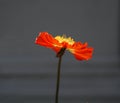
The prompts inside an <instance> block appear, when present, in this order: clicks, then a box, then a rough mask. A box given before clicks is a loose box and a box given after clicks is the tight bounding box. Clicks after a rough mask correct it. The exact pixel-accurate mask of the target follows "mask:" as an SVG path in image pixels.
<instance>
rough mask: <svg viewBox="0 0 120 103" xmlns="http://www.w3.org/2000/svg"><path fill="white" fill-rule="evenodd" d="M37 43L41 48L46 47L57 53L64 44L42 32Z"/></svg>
mask: <svg viewBox="0 0 120 103" xmlns="http://www.w3.org/2000/svg"><path fill="white" fill-rule="evenodd" d="M35 43H36V44H38V45H41V46H45V47H48V48H51V49H53V50H54V51H55V52H59V50H60V49H61V47H62V44H60V43H59V42H58V40H56V39H54V37H53V36H52V35H51V34H49V33H48V32H40V33H39V35H38V37H37V38H36V40H35Z"/></svg>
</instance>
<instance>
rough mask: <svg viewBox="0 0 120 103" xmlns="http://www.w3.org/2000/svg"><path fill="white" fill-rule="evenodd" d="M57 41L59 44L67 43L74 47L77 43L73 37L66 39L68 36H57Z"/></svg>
mask: <svg viewBox="0 0 120 103" xmlns="http://www.w3.org/2000/svg"><path fill="white" fill-rule="evenodd" d="M55 39H56V40H58V41H59V43H63V42H67V43H68V44H70V45H73V44H74V43H75V41H74V40H73V39H72V38H71V37H66V35H63V36H56V37H55Z"/></svg>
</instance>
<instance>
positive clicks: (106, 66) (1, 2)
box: [0, 0, 120, 103]
mask: <svg viewBox="0 0 120 103" xmlns="http://www.w3.org/2000/svg"><path fill="white" fill-rule="evenodd" d="M119 24H120V23H119V0H58V1H57V0H0V103H54V94H55V84H56V72H57V62H58V59H57V58H56V57H55V53H54V52H53V51H52V50H50V49H47V48H44V47H40V46H38V45H35V44H34V41H35V38H36V36H37V35H38V33H39V32H41V31H48V32H49V33H52V34H53V36H56V35H62V34H67V35H68V36H71V37H73V38H74V39H75V40H76V41H82V42H86V41H87V42H88V43H89V45H90V46H92V47H94V54H93V58H92V59H91V60H90V61H77V60H75V58H74V57H73V55H72V54H70V53H69V52H66V53H65V55H64V57H63V61H62V68H61V69H62V70H61V84H60V103H120V65H119V39H120V36H119V32H120V31H119V26H120V25H119Z"/></svg>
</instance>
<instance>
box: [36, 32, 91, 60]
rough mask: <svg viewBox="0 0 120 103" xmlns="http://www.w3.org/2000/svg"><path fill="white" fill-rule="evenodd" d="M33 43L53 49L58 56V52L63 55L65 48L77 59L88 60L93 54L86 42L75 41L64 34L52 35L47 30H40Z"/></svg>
mask: <svg viewBox="0 0 120 103" xmlns="http://www.w3.org/2000/svg"><path fill="white" fill-rule="evenodd" d="M35 43H36V44H38V45H41V46H44V47H48V48H51V49H53V50H54V51H55V52H56V53H57V55H58V57H59V53H62V55H63V53H64V51H65V50H68V51H69V52H71V53H72V54H73V55H74V57H75V58H76V59H77V60H89V59H90V58H91V57H92V54H93V48H92V47H88V43H87V42H86V43H81V42H75V41H74V40H73V39H72V38H71V37H66V35H63V36H56V37H53V36H52V35H51V34H49V33H48V32H40V33H39V35H38V37H37V38H36V40H35Z"/></svg>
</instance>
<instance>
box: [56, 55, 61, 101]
mask: <svg viewBox="0 0 120 103" xmlns="http://www.w3.org/2000/svg"><path fill="white" fill-rule="evenodd" d="M61 60H62V56H60V57H59V61H58V71H57V83H56V95H55V103H58V96H59V84H60V68H61Z"/></svg>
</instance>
